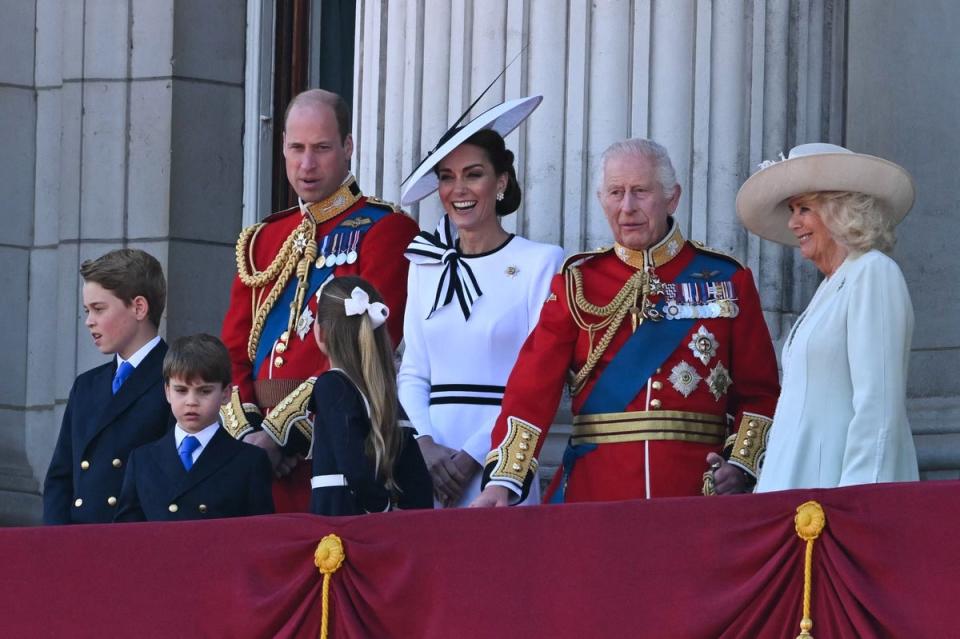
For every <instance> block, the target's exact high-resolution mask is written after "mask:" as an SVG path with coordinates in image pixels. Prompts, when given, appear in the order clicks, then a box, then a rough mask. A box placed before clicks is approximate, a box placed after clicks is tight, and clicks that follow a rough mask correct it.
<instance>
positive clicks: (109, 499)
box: [107, 497, 117, 506]
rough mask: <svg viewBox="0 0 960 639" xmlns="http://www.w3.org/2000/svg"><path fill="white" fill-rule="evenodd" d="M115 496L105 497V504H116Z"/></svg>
mask: <svg viewBox="0 0 960 639" xmlns="http://www.w3.org/2000/svg"><path fill="white" fill-rule="evenodd" d="M116 505H117V498H116V497H107V506H116Z"/></svg>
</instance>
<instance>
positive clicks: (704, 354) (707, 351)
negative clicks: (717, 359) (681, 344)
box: [687, 324, 720, 366]
mask: <svg viewBox="0 0 960 639" xmlns="http://www.w3.org/2000/svg"><path fill="white" fill-rule="evenodd" d="M718 346H720V344H719V343H718V342H717V338H716V337H715V336H714V334H713V333H711V332H710V331H708V330H707V327H706V326H704V325H703V324H701V325H700V328H698V329H697V332H696V333H694V334H693V337H692V338H691V340H690V343H689V344H687V347H688V348H689V349H690V351H691V352H692V353H693V356H694V357H696V358H697V359H699V360H700V362H701V363H702V364H703V365H704V366H706V365H707V364H708V363H709V362H710V360H711V359H712V358H713V357H714V356H715V355H716V354H717V347H718Z"/></svg>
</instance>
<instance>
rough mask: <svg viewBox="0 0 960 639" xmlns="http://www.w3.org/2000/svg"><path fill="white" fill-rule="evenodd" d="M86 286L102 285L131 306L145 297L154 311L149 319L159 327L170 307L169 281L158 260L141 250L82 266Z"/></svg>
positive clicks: (127, 250)
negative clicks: (139, 297) (87, 283)
mask: <svg viewBox="0 0 960 639" xmlns="http://www.w3.org/2000/svg"><path fill="white" fill-rule="evenodd" d="M80 277H82V278H83V281H84V282H93V283H95V284H99V285H100V286H102V287H103V288H105V289H106V290H108V291H110V292H111V293H113V294H114V295H116V296H117V297H118V298H119V299H120V300H122V301H123V303H124V304H126V305H127V306H129V305H130V304H131V303H132V302H133V298H135V297H138V296H142V297H143V298H144V299H146V300H147V304H148V305H149V307H150V310H149V312H148V315H147V318H148V319H149V320H150V321H151V322H152V323H153V325H154V326H155V327H159V326H160V317H161V316H162V315H163V308H164V306H165V305H166V303H167V280H166V278H165V277H164V276H163V267H162V266H160V262H158V261H157V258H155V257H154V256H152V255H150V254H149V253H147V252H146V251H141V250H140V249H131V248H125V249H117V250H116V251H110V252H109V253H105V254H104V255H101V256H100V257H98V258H96V259H93V260H86V261H85V262H84V263H83V264H81V265H80Z"/></svg>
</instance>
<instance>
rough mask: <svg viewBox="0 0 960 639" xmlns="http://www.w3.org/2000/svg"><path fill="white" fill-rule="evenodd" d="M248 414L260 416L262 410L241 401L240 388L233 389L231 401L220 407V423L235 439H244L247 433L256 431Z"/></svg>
mask: <svg viewBox="0 0 960 639" xmlns="http://www.w3.org/2000/svg"><path fill="white" fill-rule="evenodd" d="M247 413H256V414H257V415H259V414H260V409H259V408H257V406H256V404H249V403H248V404H245V403H243V402H242V401H240V388H239V387H237V386H234V387H233V390H232V391H231V393H230V401H229V402H228V403H226V404H224V405H223V406H221V407H220V421H221V422H222V423H223V428H224V430H226V431H227V432H228V433H230V435H231V436H233V438H234V439H243V437H244V436H245V435H246V434H247V433H252V432H253V431H254V430H255V429H254V427H253V425H252V424H251V423H250V420H249V419H247Z"/></svg>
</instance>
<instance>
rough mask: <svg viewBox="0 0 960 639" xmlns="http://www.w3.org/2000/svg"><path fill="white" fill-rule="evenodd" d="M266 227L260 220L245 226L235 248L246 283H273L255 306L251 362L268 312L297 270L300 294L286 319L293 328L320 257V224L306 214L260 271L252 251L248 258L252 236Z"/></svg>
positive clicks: (259, 285)
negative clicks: (316, 262) (310, 275)
mask: <svg viewBox="0 0 960 639" xmlns="http://www.w3.org/2000/svg"><path fill="white" fill-rule="evenodd" d="M263 226H264V224H263V223H260V224H254V225H252V226H250V227H247V228H245V229H244V230H243V231H242V232H241V233H240V237H239V239H238V240H237V249H236V258H237V273H238V274H239V276H240V281H241V282H242V283H243V285H244V286H247V287H249V288H251V289H258V288H263V287H264V286H266V285H267V284H270V283H271V282H274V285H273V288H272V289H270V294H269V295H267V298H266V299H265V300H264V301H263V303H262V304H259V305H255V308H254V312H253V323H252V325H251V327H250V337H249V338H248V340H247V357H249V358H250V361H251V362H252V361H253V360H254V358H255V357H256V354H257V345H258V344H259V343H260V334H261V332H262V331H263V324H264V322H265V321H266V319H267V315H268V314H269V313H270V311H271V310H272V309H273V306H274V305H275V304H276V303H277V298H279V297H280V295H281V293H283V290H284V289H285V288H286V286H287V282H288V281H289V280H290V276H291V275H292V274H293V272H294V270H296V272H297V279H298V282H297V294H296V296H295V299H294V301H293V303H292V304H291V305H290V319H289V320H288V321H287V330H288V331H290V330H292V328H293V326H294V325H295V324H296V321H297V317H296V316H297V314H298V312H299V310H300V307H301V306H302V304H303V298H304V296H305V294H306V287H307V277H308V275H309V273H310V264H311V263H313V260H314V259H316V257H317V242H316V233H317V225H316V223H315V222H314V221H313V219H312V218H311V217H309V216H305V217H304V218H303V221H301V222H300V224H299V225H298V226H297V228H295V229H294V230H293V232H291V233H290V235H289V236H287V239H286V240H284V242H283V244H282V245H281V246H280V250H279V251H278V252H277V256H276V257H275V258H274V259H273V261H271V262H270V265H269V266H268V267H267V268H266V269H264V270H262V271H258V270H257V269H256V267H255V266H254V265H253V255H252V252H251V253H250V254H249V257H248V250H251V249H252V246H251V239H252V238H253V237H254V236H255V235H256V234H257V233H259V232H260V229H261V228H262V227H263Z"/></svg>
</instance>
